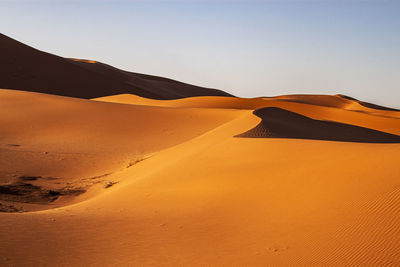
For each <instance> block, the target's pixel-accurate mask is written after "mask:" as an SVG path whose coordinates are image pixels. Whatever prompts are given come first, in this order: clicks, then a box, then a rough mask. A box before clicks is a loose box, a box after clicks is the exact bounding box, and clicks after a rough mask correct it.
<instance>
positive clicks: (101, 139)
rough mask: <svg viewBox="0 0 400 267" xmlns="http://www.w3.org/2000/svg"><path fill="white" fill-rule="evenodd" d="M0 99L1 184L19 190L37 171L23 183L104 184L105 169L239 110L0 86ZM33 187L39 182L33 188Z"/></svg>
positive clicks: (61, 186)
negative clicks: (167, 105)
mask: <svg viewBox="0 0 400 267" xmlns="http://www.w3.org/2000/svg"><path fill="white" fill-rule="evenodd" d="M0 99H1V101H0V124H1V125H7V127H2V128H1V129H0V137H1V138H0V140H1V142H0V166H1V168H0V184H1V183H3V184H4V183H6V184H7V186H9V185H10V184H11V185H15V186H20V187H21V190H25V187H24V185H23V184H22V185H21V182H23V183H24V184H26V183H27V182H26V181H21V179H20V178H21V177H39V178H38V179H34V180H33V182H29V183H33V185H40V186H41V187H45V188H46V189H49V190H53V191H57V192H61V191H63V190H64V191H63V192H64V193H68V194H67V195H69V193H71V192H72V191H71V190H80V189H84V190H87V189H88V187H89V186H90V185H92V184H94V183H96V184H97V183H99V181H102V182H103V183H104V181H105V180H107V177H108V175H109V174H110V173H113V172H115V171H119V170H121V169H122V170H123V169H125V168H126V167H128V166H129V165H131V164H134V163H135V162H137V161H140V160H143V159H145V158H146V157H149V156H151V155H152V154H153V153H155V152H157V151H159V150H162V149H165V148H168V147H170V146H174V145H177V144H179V143H182V142H184V141H186V140H189V139H191V138H193V137H195V136H198V135H200V134H202V133H204V132H206V131H208V130H210V129H213V128H215V127H216V126H218V125H220V124H223V123H225V122H227V121H229V120H231V119H232V118H235V117H236V116H237V115H238V114H240V113H241V111H235V110H209V109H202V110H192V109H186V108H182V109H171V108H165V107H144V106H134V105H122V104H113V103H104V102H96V101H90V100H83V99H76V98H66V97H60V96H52V95H45V94H38V93H32V92H23V91H15V90H4V89H3V90H0ZM39 118H41V119H39ZM194 121H195V123H193V122H194ZM68 183H72V184H70V185H68ZM67 185H68V190H69V191H68V192H65V187H66V186H67ZM3 189H4V190H7V188H6V187H4V188H3ZM31 189H33V188H29V190H31ZM1 190H2V188H1V187H0V191H1ZM60 190H61V191H60ZM37 193H40V190H39V189H37V190H33V191H32V190H31V194H37ZM56 194H57V193H56ZM46 197H48V196H45V198H46ZM6 198H8V197H6ZM22 198H23V197H22ZM0 200H1V196H0ZM24 202H25V201H24ZM53 204H57V203H53ZM61 204H62V205H63V203H61ZM17 206H19V207H24V209H25V210H29V209H31V208H32V207H28V206H29V205H28V206H26V205H25V204H20V205H17ZM33 208H35V209H42V208H46V207H42V206H35V207H33Z"/></svg>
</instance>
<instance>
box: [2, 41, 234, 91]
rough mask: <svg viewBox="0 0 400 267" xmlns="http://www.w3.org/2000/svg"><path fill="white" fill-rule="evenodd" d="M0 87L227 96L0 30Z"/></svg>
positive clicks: (32, 89) (34, 89) (33, 89)
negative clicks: (46, 48)
mask: <svg viewBox="0 0 400 267" xmlns="http://www.w3.org/2000/svg"><path fill="white" fill-rule="evenodd" d="M0 51H1V53H2V57H1V61H0V72H1V75H0V88H4V89H17V90H25V91H32V92H39V93H47V94H54V95H62V96H71V97H79V98H95V97H101V96H109V95H115V94H126V93H129V94H135V95H138V96H142V97H147V98H153V99H178V98H184V97H192V96H203V95H207V96H230V94H228V93H226V92H223V91H221V90H217V89H209V88H204V87H199V86H194V85H190V84H186V83H182V82H179V81H175V80H171V79H167V78H162V77H157V76H151V75H145V74H139V73H133V72H128V71H123V70H119V69H117V68H114V67H111V66H108V65H106V64H102V63H99V62H95V61H88V60H74V59H68V58H63V57H59V56H55V55H52V54H49V53H45V52H42V51H39V50H37V49H34V48H32V47H29V46H27V45H25V44H23V43H20V42H18V41H16V40H14V39H12V38H9V37H7V36H5V35H3V34H0Z"/></svg>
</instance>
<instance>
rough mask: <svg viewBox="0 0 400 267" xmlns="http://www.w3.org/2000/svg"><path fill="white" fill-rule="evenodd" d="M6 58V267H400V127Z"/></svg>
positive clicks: (95, 68)
mask: <svg viewBox="0 0 400 267" xmlns="http://www.w3.org/2000/svg"><path fill="white" fill-rule="evenodd" d="M0 49H1V50H2V51H7V53H5V55H4V57H3V58H2V61H0V70H1V71H2V74H1V75H0V87H5V88H10V89H12V90H9V89H0V125H1V127H0V266H399V265H400V254H399V250H400V221H399V220H398V218H399V216H400V183H399V177H400V169H399V168H398V165H399V158H400V143H399V141H400V137H399V135H400V112H399V111H397V110H395V109H391V108H385V107H381V106H377V105H374V104H371V103H366V102H363V101H360V100H357V99H354V98H351V97H347V96H343V95H285V96H276V97H259V98H252V99H245V98H238V97H230V96H229V95H228V94H227V93H224V92H222V91H218V90H211V89H206V88H200V87H195V86H192V85H187V84H183V83H180V82H177V81H173V80H169V79H165V78H160V77H155V76H149V75H144V74H137V73H130V72H126V71H122V70H119V69H116V68H113V67H111V66H108V65H105V64H102V63H99V62H96V61H93V60H86V59H85V60H82V59H67V58H61V57H57V56H54V55H50V54H46V53H44V52H40V51H38V50H35V49H33V48H30V47H27V46H25V45H23V44H21V43H18V42H16V41H14V40H12V39H10V38H8V37H5V36H0ZM39 63H40V64H39ZM17 89H21V90H26V91H21V90H17ZM32 91H35V92H32ZM45 93H50V94H45ZM60 95H63V96H60ZM68 96H75V97H78V98H73V97H68ZM184 97H185V98H184ZM82 98H93V99H82ZM150 98H153V99H150ZM178 98H179V99H178ZM160 99H168V100H160ZM239 137H246V138H239ZM259 137H263V138H259Z"/></svg>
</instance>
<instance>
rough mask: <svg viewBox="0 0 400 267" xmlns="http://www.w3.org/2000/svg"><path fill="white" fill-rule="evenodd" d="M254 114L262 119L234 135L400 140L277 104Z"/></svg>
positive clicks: (374, 140) (359, 140)
mask: <svg viewBox="0 0 400 267" xmlns="http://www.w3.org/2000/svg"><path fill="white" fill-rule="evenodd" d="M254 114H255V115H257V116H258V117H260V118H261V119H262V121H261V122H260V123H259V124H258V125H257V126H256V127H255V128H253V129H251V130H249V131H247V132H245V133H243V134H240V135H237V137H251V138H295V139H314V140H330V141H346V142H364V143H400V136H398V135H394V134H390V133H385V132H381V131H377V130H373V129H368V128H364V127H359V126H355V125H350V124H344V123H339V122H334V121H323V120H316V119H311V118H308V117H306V116H303V115H300V114H297V113H295V112H291V111H288V110H285V109H281V108H276V107H268V108H262V109H258V110H256V111H254Z"/></svg>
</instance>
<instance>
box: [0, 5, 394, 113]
mask: <svg viewBox="0 0 400 267" xmlns="http://www.w3.org/2000/svg"><path fill="white" fill-rule="evenodd" d="M399 14H400V1H385V0H377V1H365V0H364V1H356V0H346V1H344V0H342V1H330V0H319V1H318V0H309V1H301V0H282V1H278V0H270V1H262V0H258V1H229V0H224V1H193V0H192V1H156V0H153V1H111V0H109V1H105V0H99V1H95V0H86V1H83V0H82V1H79V0H69V1H58V0H53V1H43V0H42V1H34V0H25V1H23V0H22V1H18V0H14V1H8V0H0V25H1V30H2V33H4V34H6V35H8V36H10V37H13V38H16V39H17V40H20V41H22V42H24V43H26V44H29V45H31V46H33V47H35V48H38V49H40V50H43V51H47V52H50V53H53V54H57V55H60V56H65V57H76V58H87V59H94V60H98V61H102V62H105V63H108V64H111V65H113V66H115V67H118V68H122V69H126V70H131V71H135V72H141V73H148V74H154V75H160V76H164V77H169V78H173V79H177V80H181V81H184V82H188V83H192V84H197V85H201V86H206V87H214V88H219V89H223V90H226V91H228V92H231V93H233V94H235V95H238V96H244V97H255V96H273V95H281V94H292V93H310V94H311V93H320V94H336V93H342V94H347V95H350V96H353V97H356V98H360V99H362V100H366V101H371V102H375V103H378V104H382V105H388V106H392V107H397V108H400V15H399Z"/></svg>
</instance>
